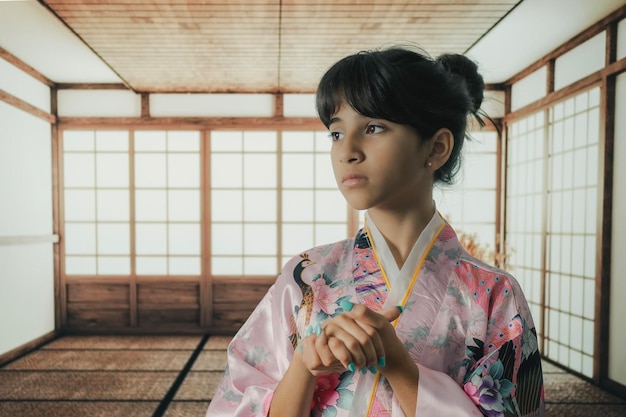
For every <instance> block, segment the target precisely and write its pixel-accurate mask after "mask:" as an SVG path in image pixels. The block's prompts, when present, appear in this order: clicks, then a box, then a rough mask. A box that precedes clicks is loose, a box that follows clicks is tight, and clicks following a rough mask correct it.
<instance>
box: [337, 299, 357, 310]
mask: <svg viewBox="0 0 626 417" xmlns="http://www.w3.org/2000/svg"><path fill="white" fill-rule="evenodd" d="M339 306H340V307H341V308H342V309H343V311H350V310H352V307H354V304H353V303H351V302H350V301H348V300H341V301H340V302H339Z"/></svg>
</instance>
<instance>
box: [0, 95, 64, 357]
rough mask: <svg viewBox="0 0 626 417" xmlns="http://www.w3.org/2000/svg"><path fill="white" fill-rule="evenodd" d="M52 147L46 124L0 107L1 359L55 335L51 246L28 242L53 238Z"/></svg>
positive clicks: (10, 107) (7, 106) (5, 107)
mask: <svg viewBox="0 0 626 417" xmlns="http://www.w3.org/2000/svg"><path fill="white" fill-rule="evenodd" d="M2 87H3V86H2V85H0V88H2ZM5 91H6V90H5ZM50 144H51V129H50V124H49V123H48V122H46V121H43V120H41V119H39V118H37V117H35V116H32V115H30V114H29V113H26V112H24V111H22V110H19V109H17V108H15V107H12V106H10V105H8V104H6V103H4V102H0V355H2V354H4V353H7V352H9V351H11V350H13V349H15V348H18V347H20V346H22V345H24V344H26V343H28V342H31V341H33V340H34V339H37V338H39V337H41V336H43V335H45V334H47V333H49V332H51V331H53V330H54V273H53V268H54V266H53V244H52V242H51V241H48V242H35V243H32V242H31V241H29V238H33V240H35V241H37V239H38V238H43V239H46V238H48V239H50V238H51V237H52V232H53V229H52V170H51V147H50Z"/></svg>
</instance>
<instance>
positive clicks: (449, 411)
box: [207, 213, 545, 417]
mask: <svg viewBox="0 0 626 417" xmlns="http://www.w3.org/2000/svg"><path fill="white" fill-rule="evenodd" d="M342 300H348V301H351V302H353V303H362V304H365V305H366V306H368V307H369V308H371V309H372V310H374V311H378V310H380V309H381V308H384V307H387V306H394V305H402V306H404V312H403V313H402V315H401V316H400V318H399V319H398V320H396V321H395V322H394V326H395V328H396V334H397V335H398V337H399V338H400V340H402V341H403V342H404V345H405V346H406V348H407V349H408V351H409V353H410V355H411V357H412V358H413V359H414V360H415V362H416V363H417V365H418V368H419V372H420V378H419V386H418V393H417V412H416V416H424V417H432V416H437V417H448V416H449V417H462V416H481V415H486V416H493V417H495V416H544V414H545V413H544V401H543V377H542V371H541V361H540V356H539V351H538V343H537V334H536V331H535V326H534V324H533V320H532V317H531V315H530V311H529V309H528V305H527V303H526V299H525V298H524V295H523V293H522V290H521V289H520V287H519V284H518V283H517V281H516V280H515V279H514V278H513V277H511V276H510V275H508V274H507V273H505V272H503V271H500V270H498V269H495V268H492V267H490V266H487V265H485V264H484V263H482V262H480V261H478V260H476V259H474V258H472V257H471V256H469V255H468V254H467V252H466V251H465V250H464V249H463V247H462V246H461V245H460V244H459V241H458V239H457V237H456V234H455V232H454V230H453V229H452V227H451V226H450V225H449V224H447V223H446V222H445V220H443V219H442V217H441V216H440V215H439V214H438V213H435V215H434V216H433V218H432V220H431V221H430V223H429V224H428V226H427V227H426V228H425V230H424V231H423V232H422V234H421V235H420V237H419V239H418V241H417V242H416V244H415V246H414V248H413V250H412V252H411V254H410V255H409V257H408V258H407V261H406V262H405V264H404V265H403V266H402V268H398V266H397V264H396V263H395V261H394V259H393V256H392V255H391V251H390V250H389V248H388V246H387V244H386V242H385V239H384V238H383V237H382V235H381V234H380V232H379V231H378V230H377V229H376V226H375V225H374V224H373V222H372V221H371V219H369V218H368V217H367V215H366V226H365V227H364V228H363V229H362V230H361V231H359V233H358V234H357V236H356V237H355V238H354V239H348V240H344V241H341V242H337V243H333V244H330V245H325V246H320V247H316V248H314V249H311V250H310V251H308V252H306V253H303V254H301V255H299V256H296V257H294V258H293V259H291V260H290V261H289V262H287V264H286V265H285V267H284V268H283V271H282V272H281V274H280V276H279V277H278V280H277V281H276V283H275V284H274V285H273V286H272V287H271V288H270V290H269V291H268V293H267V294H266V296H265V298H264V299H263V300H262V301H261V303H260V304H259V305H258V307H257V308H256V309H255V311H254V312H253V313H252V315H251V316H250V318H249V319H248V321H247V322H246V323H245V324H244V325H243V326H242V328H241V329H240V330H239V332H238V333H237V335H236V336H235V337H234V339H233V341H232V342H231V344H230V346H229V348H228V365H227V368H226V372H225V374H224V377H223V379H222V381H221V384H220V386H219V388H218V389H217V392H216V393H215V395H214V397H213V400H212V402H211V404H210V406H209V409H208V411H207V417H209V416H229V417H231V416H237V417H248V416H267V415H268V410H269V406H270V404H271V401H272V396H273V393H274V389H275V388H276V386H277V385H278V383H279V382H280V381H281V379H282V377H283V375H284V374H285V372H286V370H287V368H288V367H289V363H290V361H291V358H292V357H293V352H294V348H295V347H296V346H297V345H298V343H299V341H300V339H301V338H303V337H305V336H306V335H307V334H310V333H311V332H312V331H315V329H317V328H318V326H320V325H321V323H323V322H324V321H325V320H328V319H329V318H331V317H333V316H335V315H337V314H340V313H342V311H343V310H342V308H341V306H340V303H341V301H342ZM311 416H324V417H343V416H358V417H364V416H375V417H379V416H393V417H395V416H404V413H403V412H402V409H401V408H400V405H399V403H398V402H397V401H396V399H395V398H394V394H393V391H392V389H391V387H390V385H389V383H388V382H387V381H386V380H385V378H384V376H382V375H381V374H380V372H379V373H377V374H375V375H373V374H371V373H369V372H368V373H366V374H365V375H363V374H361V373H360V372H359V371H356V372H354V373H352V372H350V371H348V370H346V371H345V372H343V373H341V374H331V375H325V376H321V377H319V378H318V379H317V384H316V388H315V394H314V396H313V402H312V404H311Z"/></svg>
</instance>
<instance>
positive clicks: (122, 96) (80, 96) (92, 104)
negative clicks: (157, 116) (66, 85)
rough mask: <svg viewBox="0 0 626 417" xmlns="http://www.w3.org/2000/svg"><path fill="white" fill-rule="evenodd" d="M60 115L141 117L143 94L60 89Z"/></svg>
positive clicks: (123, 91) (124, 91)
mask: <svg viewBox="0 0 626 417" xmlns="http://www.w3.org/2000/svg"><path fill="white" fill-rule="evenodd" d="M57 98H58V111H59V116H60V117H139V116H141V96H140V95H139V94H135V93H133V92H132V91H126V90H59V91H58V96H57Z"/></svg>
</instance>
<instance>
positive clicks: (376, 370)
mask: <svg viewBox="0 0 626 417" xmlns="http://www.w3.org/2000/svg"><path fill="white" fill-rule="evenodd" d="M370 372H371V373H373V374H375V373H376V372H378V368H377V367H375V366H372V367H371V368H370Z"/></svg>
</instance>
